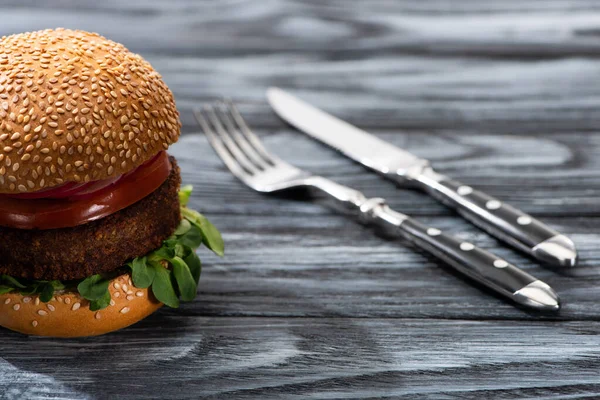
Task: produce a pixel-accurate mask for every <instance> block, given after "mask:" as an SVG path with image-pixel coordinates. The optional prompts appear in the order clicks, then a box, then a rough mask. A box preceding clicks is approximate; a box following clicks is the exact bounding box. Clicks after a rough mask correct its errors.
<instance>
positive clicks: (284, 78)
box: [0, 0, 600, 399]
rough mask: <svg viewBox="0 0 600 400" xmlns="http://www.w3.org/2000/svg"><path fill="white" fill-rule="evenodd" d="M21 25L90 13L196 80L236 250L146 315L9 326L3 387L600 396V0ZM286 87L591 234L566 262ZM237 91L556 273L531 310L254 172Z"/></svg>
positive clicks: (181, 10) (192, 149)
mask: <svg viewBox="0 0 600 400" xmlns="http://www.w3.org/2000/svg"><path fill="white" fill-rule="evenodd" d="M5 3H10V4H6V6H5V7H3V8H2V9H1V10H0V15H1V16H2V24H1V26H0V32H1V34H10V33H15V32H20V31H26V30H37V29H41V28H46V27H55V26H66V27H72V28H81V29H86V30H91V31H97V32H100V33H102V34H104V35H105V36H107V37H109V38H111V39H114V40H116V41H119V42H123V43H125V44H126V45H127V46H128V47H129V48H130V49H131V50H133V51H135V52H139V53H141V54H142V55H143V56H144V57H146V58H147V59H148V60H149V61H150V62H151V63H152V64H153V65H154V67H155V68H156V69H158V70H159V71H160V72H161V73H162V74H163V76H164V79H165V80H166V82H167V83H168V85H169V86H170V87H171V89H172V90H173V92H174V93H175V97H176V99H177V104H178V106H179V108H180V111H181V114H182V119H183V124H184V127H183V131H184V135H183V137H182V138H181V140H180V143H179V144H177V145H176V146H174V147H173V148H172V153H173V154H175V155H176V156H177V157H178V159H179V160H180V163H181V165H182V166H183V169H184V173H183V175H184V180H185V182H188V183H192V184H194V185H195V186H196V192H195V194H194V198H193V201H192V203H193V205H194V206H196V207H197V208H199V209H200V210H201V211H202V212H204V213H205V214H206V215H207V216H209V217H210V218H211V219H212V220H213V221H214V223H215V224H216V225H217V226H218V227H219V228H220V229H221V230H222V232H223V233H224V237H225V240H226V243H227V255H226V257H225V258H224V259H218V258H217V257H214V256H211V255H210V254H208V253H207V252H203V253H202V254H201V257H202V259H203V260H204V265H205V268H204V271H203V276H202V281H201V287H200V294H199V297H198V298H197V299H196V301H194V302H193V303H189V304H185V305H183V306H182V307H181V308H180V309H177V310H171V309H164V310H162V311H160V312H158V313H156V314H155V315H153V316H152V317H150V318H148V319H147V320H145V321H143V322H141V323H139V324H137V325H135V326H134V327H132V328H130V329H126V330H123V331H121V332H117V333H114V334H110V335H107V336H103V337H99V338H88V339H81V340H53V339H40V338H28V337H23V336H21V335H18V334H14V333H10V332H7V331H5V330H2V331H0V339H1V340H0V393H1V394H0V398H2V399H29V398H34V399H105V398H106V399H117V398H118V399H134V398H141V397H144V398H158V399H175V398H178V399H181V398H185V399H196V398H199V397H207V398H248V399H249V398H257V399H278V398H284V397H287V398H297V399H304V398H328V399H333V398H379V397H388V396H389V397H402V396H405V397H407V398H411V399H421V398H468V399H481V398H492V397H494V398H526V397H537V396H539V397H542V398H546V399H550V398H558V397H562V396H565V397H566V396H570V397H569V398H572V399H574V398H588V397H589V398H592V397H598V396H600V377H599V376H598V368H599V367H600V346H599V344H600V339H599V337H598V334H599V333H600V323H599V318H600V290H599V289H600V278H599V273H600V269H599V268H598V267H597V264H598V260H599V259H600V251H599V241H598V239H599V235H598V232H599V230H600V228H598V225H599V222H600V201H599V200H600V157H599V155H600V136H598V134H597V132H598V127H599V126H600V110H599V103H600V83H599V82H600V80H599V78H600V59H599V56H600V41H599V36H600V33H599V32H600V8H599V7H598V3H597V2H595V1H593V0H554V1H547V2H538V1H530V0H505V1H502V2H497V1H492V0H482V1H469V0H461V1H453V2H443V1H436V2H426V1H383V0H379V1H365V2H358V1H357V2H347V1H342V0H338V1H328V2H324V1H323V2H321V1H299V0H298V1H292V0H269V1H251V0H237V1H234V0H229V1H219V2H217V1H203V2H196V1H180V0H171V1H153V2H143V1H119V0H111V1H102V2H99V1H85V2H84V1H56V2H53V3H51V2H44V3H43V4H42V3H40V2H34V1H23V0H19V1H16V0H15V1H9V2H5ZM270 85H278V86H281V87H283V88H288V89H290V90H291V91H293V92H294V93H296V94H299V95H300V96H302V97H303V98H305V99H307V100H309V101H310V102H312V103H314V104H316V105H318V106H320V107H322V108H324V109H327V110H329V111H331V112H333V113H335V114H336V115H338V116H340V117H342V118H344V119H346V120H348V121H350V122H352V123H354V124H357V125H359V126H361V127H363V128H366V129H368V130H369V131H371V132H373V133H375V134H376V135H378V136H380V137H381V138H383V139H385V140H388V141H390V142H392V143H395V144H397V145H399V146H401V147H404V148H407V149H409V150H410V151H412V152H414V153H416V154H418V155H419V156H421V157H426V158H429V159H431V160H432V161H433V162H434V163H435V165H436V166H437V167H438V169H439V170H440V171H443V172H445V173H447V174H449V175H451V176H453V177H456V178H457V179H460V180H462V181H464V182H465V183H467V184H470V185H474V186H477V187H479V188H481V189H483V190H484V191H486V192H488V193H490V194H491V195H494V196H497V197H499V198H500V199H503V200H505V201H507V202H510V203H511V204H513V205H515V206H517V207H518V208H521V209H523V210H524V211H526V212H528V213H531V214H532V215H534V216H535V217H538V218H541V219H542V220H544V221H546V222H547V223H548V224H550V225H551V226H553V227H554V228H556V229H557V230H559V231H561V232H563V233H565V234H567V235H568V236H570V237H571V238H573V239H574V241H575V242H576V244H577V245H578V248H579V251H580V256H581V261H580V263H579V267H578V268H576V269H572V270H568V271H564V270H563V271H552V270H550V269H548V268H544V267H543V266H541V265H539V264H537V263H536V262H534V261H533V260H531V259H530V258H527V257H526V256H523V255H522V254H519V253H516V252H514V251H512V250H510V249H507V248H506V247H504V246H503V245H501V244H500V243H499V242H497V241H496V240H494V239H492V238H491V237H489V236H488V235H486V234H484V233H482V232H481V231H480V230H478V229H476V228H474V227H473V226H471V225H469V224H468V223H466V222H464V221H463V220H462V219H461V218H459V217H458V216H457V215H455V214H454V213H453V212H451V211H449V210H448V209H446V208H444V207H442V206H440V205H439V204H438V203H436V202H435V201H434V200H432V199H430V198H429V197H426V196H425V195H423V194H421V193H417V192H412V191H409V190H399V189H397V188H395V187H394V185H393V184H391V183H389V182H387V181H384V180H382V179H381V178H379V177H377V176H375V175H373V174H371V173H369V172H367V171H366V170H364V169H363V168H361V167H360V166H358V165H355V164H353V163H352V162H350V161H349V160H347V159H345V158H343V157H341V156H339V155H337V154H336V153H334V152H333V151H331V150H329V149H326V148H325V147H323V146H322V145H320V144H318V143H316V142H314V141H312V140H310V139H308V138H307V137H305V136H304V135H302V134H301V133H298V132H296V131H294V130H293V129H291V128H289V127H288V126H286V125H285V124H283V123H282V122H281V121H280V120H279V119H278V118H277V117H276V116H275V115H274V114H273V113H272V112H271V110H270V109H269V107H268V105H267V103H266V101H265V97H264V93H265V89H266V88H267V87H268V86H270ZM220 96H229V97H232V98H233V99H235V100H236V101H237V102H239V103H240V107H241V110H242V112H243V114H244V115H245V116H246V117H247V119H248V120H249V122H250V124H251V126H253V127H254V128H255V130H256V131H257V133H259V134H260V135H261V136H262V137H263V138H264V140H265V142H266V145H267V146H268V147H269V148H270V149H271V150H273V151H274V152H276V153H277V154H278V155H279V156H281V157H282V158H283V159H286V160H289V161H291V162H292V163H295V164H297V165H298V166H300V167H302V168H306V169H308V170H310V171H313V172H315V173H318V174H322V175H325V176H327V177H330V178H333V179H335V180H337V181H339V182H340V183H344V184H348V185H352V186H355V187H356V188H358V189H360V190H363V191H364V192H365V193H366V194H367V195H369V196H381V197H385V198H387V200H388V201H389V203H390V204H391V206H392V207H393V208H395V209H397V210H400V211H402V212H405V213H408V214H410V215H413V216H415V217H418V218H420V219H422V220H423V221H425V222H427V223H429V224H431V225H434V226H437V227H440V228H443V229H444V230H446V231H451V232H452V233H453V234H456V235H458V236H461V237H463V238H466V239H468V240H469V241H472V242H475V243H477V244H479V245H481V246H482V247H485V248H487V249H490V250H492V251H493V252H496V253H498V254H499V255H501V256H503V257H506V259H507V260H510V261H512V262H514V263H515V264H517V265H519V266H521V267H522V268H523V269H525V270H527V271H528V272H530V273H532V274H535V275H536V276H538V277H539V278H540V279H542V280H544V281H546V282H547V283H549V284H550V285H552V286H553V287H554V288H555V289H556V290H557V291H558V292H559V293H560V295H561V296H562V298H563V301H564V307H563V309H562V311H561V312H560V313H559V314H558V315H555V316H552V315H550V316H549V315H537V314H534V313H529V312H526V311H523V310H520V309H517V308H515V307H513V306H512V305H511V304H509V303H506V302H505V301H503V300H501V299H500V298H498V297H495V296H493V295H490V294H489V293H487V292H485V291H483V290H482V289H480V288H476V287H474V286H472V285H471V284H469V283H468V282H467V281H465V280H463V279H462V278H460V277H459V276H457V275H455V274H453V273H451V272H450V271H449V270H448V269H446V268H444V267H443V266H442V265H439V264H438V263H437V262H436V261H435V260H434V259H432V258H430V257H429V256H427V255H425V254H423V253H422V252H420V251H417V250H415V249H414V248H413V247H411V246H409V245H407V244H406V243H402V242H401V241H399V240H394V239H392V238H386V237H381V236H377V235H374V234H373V232H372V231H371V230H370V229H368V228H366V227H363V226H361V225H359V224H358V223H357V222H356V221H354V220H352V219H348V218H346V217H343V216H341V215H339V214H336V213H335V212H333V211H332V210H330V209H327V208H324V207H322V206H321V205H320V204H318V203H314V202H313V203H311V202H302V201H298V200H292V199H284V198H271V197H265V196H261V195H258V194H255V193H253V192H251V191H250V190H248V189H247V188H246V187H244V186H242V185H241V184H239V183H238V182H237V181H236V180H235V179H234V178H233V177H232V176H231V175H230V174H229V173H228V172H227V171H226V170H225V168H224V167H223V165H222V164H221V162H220V161H219V160H218V159H217V157H216V156H215V155H214V154H213V152H212V150H211V149H210V148H209V146H208V144H207V142H206V140H205V138H204V136H203V135H202V134H201V133H200V132H199V129H198V127H197V126H196V125H195V123H194V122H193V119H192V113H191V110H192V108H193V107H194V106H196V105H199V104H201V103H202V102H205V101H209V100H212V99H214V98H217V97H220Z"/></svg>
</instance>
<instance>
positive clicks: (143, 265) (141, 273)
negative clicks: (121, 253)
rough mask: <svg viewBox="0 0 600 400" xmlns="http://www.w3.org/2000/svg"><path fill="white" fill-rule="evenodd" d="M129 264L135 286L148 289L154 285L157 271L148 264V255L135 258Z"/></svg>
mask: <svg viewBox="0 0 600 400" xmlns="http://www.w3.org/2000/svg"><path fill="white" fill-rule="evenodd" d="M129 266H130V267H131V277H132V279H133V284H134V286H135V287H138V288H140V289H146V288H148V287H150V285H152V281H154V275H155V271H154V269H153V268H150V267H149V266H148V263H147V259H146V257H138V258H135V259H134V260H133V261H132V262H131V263H129Z"/></svg>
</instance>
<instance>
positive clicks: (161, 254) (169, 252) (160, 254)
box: [148, 246, 175, 261]
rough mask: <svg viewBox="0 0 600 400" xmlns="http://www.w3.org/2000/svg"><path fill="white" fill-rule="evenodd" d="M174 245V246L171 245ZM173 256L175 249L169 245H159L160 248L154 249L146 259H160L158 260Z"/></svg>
mask: <svg viewBox="0 0 600 400" xmlns="http://www.w3.org/2000/svg"><path fill="white" fill-rule="evenodd" d="M173 247H174V246H173ZM173 257H175V250H174V249H173V248H169V247H165V246H163V247H161V248H160V249H157V250H154V251H153V252H152V253H150V255H149V256H148V260H151V261H160V260H168V259H171V258H173Z"/></svg>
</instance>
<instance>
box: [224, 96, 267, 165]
mask: <svg viewBox="0 0 600 400" xmlns="http://www.w3.org/2000/svg"><path fill="white" fill-rule="evenodd" d="M218 105H219V113H220V114H221V119H222V120H223V121H224V122H225V125H226V126H227V128H228V129H229V132H232V136H233V140H234V141H235V142H236V144H237V145H238V146H239V147H240V149H241V150H242V152H244V154H245V155H246V157H248V158H249V159H250V161H251V162H252V163H253V164H255V165H256V166H257V167H258V168H259V169H263V170H264V169H267V168H270V167H271V164H270V160H266V159H264V158H263V157H262V155H261V154H260V153H259V152H258V151H256V149H255V148H254V147H252V145H251V144H250V143H249V142H248V140H247V139H246V137H245V136H244V135H243V134H242V133H241V131H240V128H239V127H238V126H236V124H235V123H234V122H233V115H231V109H230V107H229V105H228V104H227V103H225V102H224V101H219V102H218Z"/></svg>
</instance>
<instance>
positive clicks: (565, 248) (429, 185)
mask: <svg viewBox="0 0 600 400" xmlns="http://www.w3.org/2000/svg"><path fill="white" fill-rule="evenodd" d="M415 181H416V182H418V183H419V184H420V185H421V186H422V188H423V189H424V190H425V191H426V192H428V193H429V194H430V195H431V196H432V197H434V198H436V199H438V200H439V201H441V202H442V203H444V204H446V205H448V206H449V207H452V208H454V209H455V210H456V211H457V212H458V213H459V214H461V215H462V216H463V217H464V218H465V219H467V220H469V221H471V222H472V223H473V224H474V225H477V226H479V227H480V228H482V229H483V230H485V231H487V232H488V233H490V234H491V235H493V236H495V237H497V238H498V239H500V240H502V241H504V242H506V243H508V244H510V245H512V246H514V247H516V248H518V249H520V250H522V251H524V252H526V253H528V254H530V255H531V256H533V257H535V258H537V259H539V260H541V261H544V262H546V263H549V264H552V265H556V266H561V267H564V266H574V265H575V263H576V261H577V251H576V250H575V245H574V244H573V242H572V241H571V240H570V239H569V238H567V237H566V236H564V235H561V234H560V233H558V232H557V231H555V230H554V229H552V228H550V227H548V226H547V225H545V224H544V223H542V222H540V221H538V220H537V219H535V218H533V217H532V216H530V215H527V214H525V213H524V212H522V211H520V210H517V209H516V208H514V207H512V206H510V205H508V204H505V203H503V202H501V201H500V200H498V199H495V198H493V197H491V196H489V195H487V194H485V193H483V192H481V191H478V190H475V189H473V188H472V187H471V186H468V185H465V184H463V183H461V182H458V181H456V180H452V179H450V178H448V177H447V176H444V175H440V174H438V173H436V172H435V171H433V169H431V167H427V168H426V169H424V170H423V171H422V172H421V174H420V175H419V176H417V177H416V178H415Z"/></svg>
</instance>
